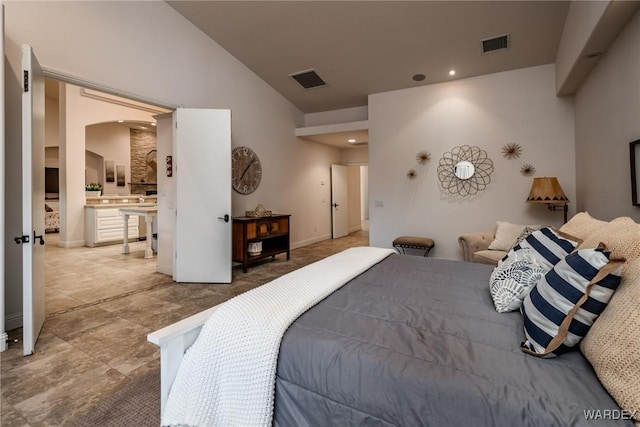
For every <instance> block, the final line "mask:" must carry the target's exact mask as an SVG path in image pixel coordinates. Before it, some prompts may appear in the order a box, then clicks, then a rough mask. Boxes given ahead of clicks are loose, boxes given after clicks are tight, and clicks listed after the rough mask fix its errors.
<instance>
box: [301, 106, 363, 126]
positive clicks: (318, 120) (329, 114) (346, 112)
mask: <svg viewBox="0 0 640 427" xmlns="http://www.w3.org/2000/svg"><path fill="white" fill-rule="evenodd" d="M368 114H369V113H368V108H367V106H366V105H363V106H362V107H353V108H343V109H340V110H331V111H322V112H320V113H307V114H305V115H304V125H305V126H309V127H311V126H322V125H333V124H337V123H350V122H360V121H363V120H367V118H368Z"/></svg>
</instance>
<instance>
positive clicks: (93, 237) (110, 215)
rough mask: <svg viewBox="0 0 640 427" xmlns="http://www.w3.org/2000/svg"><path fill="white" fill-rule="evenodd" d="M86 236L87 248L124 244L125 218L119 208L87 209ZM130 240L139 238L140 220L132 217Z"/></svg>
mask: <svg viewBox="0 0 640 427" xmlns="http://www.w3.org/2000/svg"><path fill="white" fill-rule="evenodd" d="M84 214H85V229H84V236H85V242H86V245H87V246H90V247H93V246H97V245H99V244H106V243H122V239H123V238H124V218H123V215H122V214H121V213H120V210H119V208H94V207H85V212H84ZM128 225H129V239H130V240H131V239H137V238H138V218H136V217H130V218H129V221H128Z"/></svg>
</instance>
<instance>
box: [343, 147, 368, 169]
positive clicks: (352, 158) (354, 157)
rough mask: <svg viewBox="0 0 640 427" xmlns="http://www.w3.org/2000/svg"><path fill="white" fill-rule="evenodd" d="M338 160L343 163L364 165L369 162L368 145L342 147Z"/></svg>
mask: <svg viewBox="0 0 640 427" xmlns="http://www.w3.org/2000/svg"><path fill="white" fill-rule="evenodd" d="M340 160H341V161H342V164H343V165H366V164H367V163H369V147H368V146H367V145H363V146H361V147H350V148H343V149H342V150H341V156H340Z"/></svg>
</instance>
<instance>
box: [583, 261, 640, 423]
mask: <svg viewBox="0 0 640 427" xmlns="http://www.w3.org/2000/svg"><path fill="white" fill-rule="evenodd" d="M639 301H640V259H636V260H634V261H632V262H629V263H627V264H626V265H625V268H624V269H623V271H622V280H621V282H620V285H619V286H618V289H617V290H616V292H615V293H614V294H613V297H612V298H611V300H610V301H609V305H608V306H607V308H605V310H604V311H603V312H602V314H601V315H600V317H598V320H597V321H596V322H595V323H594V324H593V326H592V327H591V329H590V330H589V333H588V334H587V336H586V337H585V338H584V339H583V340H582V342H581V343H580V349H581V350H582V353H583V354H584V355H585V357H586V358H587V359H588V360H589V362H591V364H592V365H593V369H594V370H595V372H596V374H597V375H598V378H599V379H600V381H601V382H602V385H604V387H605V388H606V389H607V391H608V392H609V394H611V396H613V398H614V399H615V400H616V402H618V405H620V407H622V408H623V409H625V410H627V411H630V412H633V411H637V412H636V418H640V381H638V378H640V340H639V339H638V331H640V305H639ZM636 424H637V423H636Z"/></svg>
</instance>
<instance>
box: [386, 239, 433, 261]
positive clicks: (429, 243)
mask: <svg viewBox="0 0 640 427" xmlns="http://www.w3.org/2000/svg"><path fill="white" fill-rule="evenodd" d="M433 245H434V243H433V239H430V238H428V237H415V236H400V237H398V238H396V239H395V240H394V241H393V247H394V248H396V250H397V251H398V253H402V254H404V253H405V249H418V250H422V251H424V255H423V256H425V257H426V256H428V255H429V251H431V248H433Z"/></svg>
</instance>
